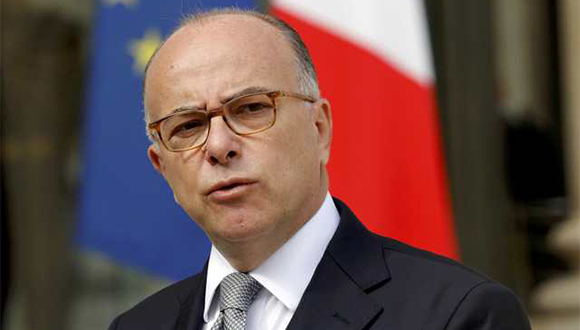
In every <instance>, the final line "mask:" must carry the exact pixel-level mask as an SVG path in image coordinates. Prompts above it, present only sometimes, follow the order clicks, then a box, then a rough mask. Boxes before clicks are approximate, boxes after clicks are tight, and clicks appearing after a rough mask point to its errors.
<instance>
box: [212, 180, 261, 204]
mask: <svg viewBox="0 0 580 330" xmlns="http://www.w3.org/2000/svg"><path fill="white" fill-rule="evenodd" d="M255 183H256V182H255V181H253V180H250V179H243V178H233V179H228V180H224V181H220V182H218V183H216V184H214V185H212V186H211V187H210V188H209V190H208V191H207V196H208V197H209V198H211V199H212V200H215V201H219V202H224V201H228V200H232V199H236V198H239V197H241V196H242V195H244V194H245V193H246V192H247V191H248V190H249V189H251V188H252V187H253V186H254V185H255Z"/></svg>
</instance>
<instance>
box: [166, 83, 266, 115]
mask: <svg viewBox="0 0 580 330" xmlns="http://www.w3.org/2000/svg"><path fill="white" fill-rule="evenodd" d="M271 90H272V89H270V88H266V87H262V86H250V87H246V88H244V89H242V90H241V91H239V92H236V93H234V94H232V95H230V96H227V97H224V98H222V99H221V100H220V102H221V104H222V105H223V104H226V103H228V102H229V101H231V100H233V99H235V98H238V97H241V96H245V95H250V94H254V93H262V92H269V91H271ZM190 110H207V109H205V108H201V107H197V106H192V105H184V106H182V107H178V108H175V109H173V110H172V111H171V113H170V114H174V113H178V112H183V111H190Z"/></svg>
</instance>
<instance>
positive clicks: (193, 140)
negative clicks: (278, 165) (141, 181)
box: [160, 94, 275, 150]
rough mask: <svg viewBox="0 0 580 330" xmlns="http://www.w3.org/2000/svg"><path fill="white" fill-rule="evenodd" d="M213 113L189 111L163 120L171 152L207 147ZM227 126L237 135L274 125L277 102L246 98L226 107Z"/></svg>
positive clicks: (163, 135)
mask: <svg viewBox="0 0 580 330" xmlns="http://www.w3.org/2000/svg"><path fill="white" fill-rule="evenodd" d="M213 113H218V115H219V109H216V110H212V111H209V112H207V111H187V112H184V113H182V114H179V115H176V116H173V117H170V118H168V119H167V120H165V121H163V122H162V124H161V127H160V131H161V136H162V139H163V141H164V142H165V144H166V145H167V147H168V148H170V149H171V150H180V149H186V148H192V147H196V146H199V145H201V144H203V143H204V142H205V140H206V138H207V135H208V133H209V127H210V117H213V116H212V114H213ZM223 115H224V117H225V118H224V119H225V121H226V123H227V125H228V126H229V127H230V129H231V130H232V131H234V132H235V133H237V134H244V135H245V134H251V133H254V132H257V131H260V130H263V129H265V128H269V126H271V125H272V124H273V123H274V120H275V111H274V101H273V100H272V98H271V97H270V96H268V95H266V94H258V95H249V96H243V97H240V98H237V99H234V100H231V101H230V102H228V103H226V104H225V105H224V106H223Z"/></svg>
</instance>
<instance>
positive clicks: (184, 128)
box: [171, 119, 205, 138]
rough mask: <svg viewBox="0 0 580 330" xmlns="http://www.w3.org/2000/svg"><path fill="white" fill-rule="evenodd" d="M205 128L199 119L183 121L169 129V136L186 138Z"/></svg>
mask: <svg viewBox="0 0 580 330" xmlns="http://www.w3.org/2000/svg"><path fill="white" fill-rule="evenodd" d="M204 129H205V123H204V122H203V121H202V120H199V119H191V120H188V121H185V122H183V123H181V124H179V125H177V126H175V127H174V128H173V129H172V130H171V137H178V138H186V137H190V136H192V135H194V134H196V133H199V132H201V131H203V130H204Z"/></svg>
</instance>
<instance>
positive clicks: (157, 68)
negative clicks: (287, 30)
mask: <svg viewBox="0 0 580 330" xmlns="http://www.w3.org/2000/svg"><path fill="white" fill-rule="evenodd" d="M232 16H233V15H229V16H227V18H231V17H232ZM251 22H254V23H251ZM247 23H250V24H247ZM240 24H244V25H240ZM246 24H247V25H246ZM264 26H268V28H266V29H264V28H263V27H264ZM267 29H269V30H267ZM272 31H274V34H272ZM236 36H239V37H238V38H236ZM280 42H282V43H284V44H285V45H286V46H281V44H280ZM208 44H209V45H212V44H218V45H219V46H217V47H211V46H209V47H208ZM192 54H193V55H192ZM236 54H242V55H241V56H234V55H236ZM263 54H271V56H272V57H273V58H278V60H277V61H259V62H258V61H255V60H253V59H254V58H255V57H257V56H260V55H261V58H263ZM280 67H282V68H287V69H280ZM290 68H292V69H290ZM183 70H186V73H185V74H184V73H183ZM219 70H227V75H229V78H227V79H224V77H225V76H224V75H223V74H218V72H219ZM296 70H297V66H296V64H295V61H294V56H293V52H292V49H291V45H290V44H289V43H288V42H287V41H286V40H285V39H284V37H283V36H282V35H281V33H279V31H278V30H276V29H275V28H274V27H272V26H270V25H269V24H267V23H265V22H262V21H260V20H258V19H257V18H254V17H244V16H241V15H237V17H236V19H235V21H234V20H231V19H226V16H225V15H222V16H216V17H210V18H209V19H205V20H203V21H202V22H196V23H193V24H191V25H186V26H184V27H182V28H181V29H179V30H177V31H176V32H175V33H174V34H173V35H171V36H170V37H169V39H168V40H167V41H166V42H165V43H164V45H163V47H162V48H161V49H160V50H159V52H158V53H157V54H156V59H155V61H154V62H153V63H152V64H151V67H150V72H149V74H150V77H148V78H147V81H146V84H147V85H149V86H148V87H149V88H152V89H154V90H155V94H157V95H156V96H153V97H152V95H149V96H147V97H146V99H148V101H149V102H146V103H147V105H148V106H149V107H148V108H150V109H154V108H158V109H159V110H162V109H161V107H160V106H161V104H160V103H162V102H161V101H162V100H164V99H165V97H164V96H163V95H164V94H166V93H175V92H178V93H180V94H182V96H181V97H182V98H186V99H187V98H189V99H190V101H193V100H191V98H192V97H195V98H197V97H200V96H201V95H199V94H198V93H197V92H199V93H200V94H202V95H203V94H206V95H212V94H213V95H215V96H216V99H213V100H209V99H208V100H205V101H206V102H208V103H214V104H217V103H218V102H221V103H224V101H227V100H226V99H227V98H228V97H225V96H228V95H227V94H226V92H227V91H229V90H235V89H237V88H236V87H245V86H248V84H244V82H247V83H250V84H251V85H256V83H258V84H257V85H261V87H264V88H263V89H264V90H265V89H268V90H273V89H289V88H292V89H293V88H296V87H297V80H296V79H294V78H295V76H296ZM187 71H189V72H187ZM222 72H223V71H222ZM270 72H272V73H270ZM212 75H216V76H219V77H220V78H217V77H216V79H209V80H207V79H206V80H205V81H204V84H203V85H201V86H195V87H193V88H191V89H190V90H187V89H183V90H181V91H176V90H173V91H172V90H170V89H168V88H167V86H168V84H171V85H174V86H175V85H181V86H187V83H185V84H184V83H181V84H179V83H178V81H179V80H182V79H185V80H187V79H189V78H188V77H191V76H203V77H206V78H207V77H211V76H212ZM227 75H226V76H227ZM254 76H259V77H262V78H264V77H268V76H270V77H272V79H270V81H271V83H272V84H270V83H268V80H266V84H264V83H263V81H262V82H261V83H260V80H259V79H258V80H253V77H254ZM283 77H290V78H291V79H292V81H294V80H296V85H295V86H279V85H278V84H276V81H281V80H282V81H287V79H285V78H283ZM190 85H191V83H190ZM244 85H245V86H244ZM200 87H201V88H200ZM196 88H197V90H196ZM259 91H262V90H259ZM195 94H198V95H195ZM220 94H221V95H220ZM219 96H222V97H221V98H219V99H217V97H219ZM229 98H232V96H229ZM182 101H183V99H182ZM182 101H180V103H182V104H179V103H177V104H174V105H170V104H166V105H163V107H164V108H165V109H168V107H167V105H169V108H177V107H180V106H183V105H187V103H185V102H182ZM188 103H189V102H188ZM190 104H191V103H190ZM212 107H213V106H212Z"/></svg>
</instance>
